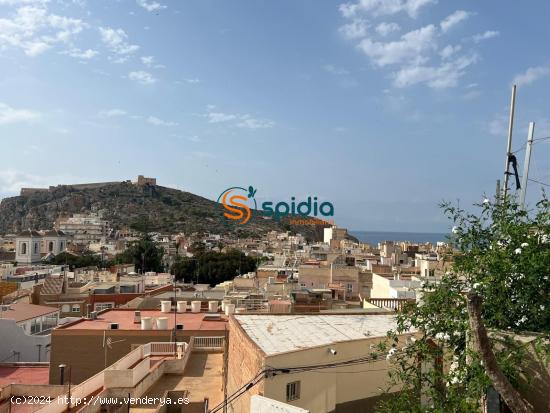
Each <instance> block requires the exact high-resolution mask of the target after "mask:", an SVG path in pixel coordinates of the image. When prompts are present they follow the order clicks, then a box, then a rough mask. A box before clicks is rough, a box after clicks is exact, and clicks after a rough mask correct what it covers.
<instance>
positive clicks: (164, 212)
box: [0, 182, 323, 240]
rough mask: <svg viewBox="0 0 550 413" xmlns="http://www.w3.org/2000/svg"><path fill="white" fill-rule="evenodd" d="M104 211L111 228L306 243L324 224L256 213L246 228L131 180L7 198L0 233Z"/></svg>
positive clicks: (190, 198)
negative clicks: (291, 237)
mask: <svg viewBox="0 0 550 413" xmlns="http://www.w3.org/2000/svg"><path fill="white" fill-rule="evenodd" d="M98 211H102V212H103V217H104V218H105V219H106V220H108V221H109V222H110V223H111V226H112V227H113V228H114V229H119V228H122V227H131V228H136V229H140V230H148V231H156V232H163V233H177V232H184V233H186V234H191V233H193V232H211V233H215V234H229V233H233V234H235V235H238V236H240V237H247V236H253V235H260V234H264V233H266V232H268V231H271V230H278V231H281V230H291V231H293V232H299V233H301V234H303V235H304V236H306V237H307V238H308V239H309V240H321V239H322V236H323V226H322V225H311V226H302V225H300V226H294V227H293V226H292V225H289V223H288V221H286V222H285V220H281V222H276V221H274V220H272V219H266V217H264V216H263V215H262V214H261V213H260V212H258V211H254V213H253V216H252V218H251V219H250V221H249V222H248V223H247V224H246V225H240V224H238V223H234V222H229V220H227V219H225V218H224V217H223V211H222V208H221V206H220V205H219V204H218V203H216V202H214V201H211V200H209V199H206V198H203V197H200V196H198V195H194V194H191V193H189V192H183V191H179V190H177V189H172V188H166V187H162V186H157V185H144V186H137V185H134V184H132V183H130V182H120V183H110V184H107V185H104V186H101V187H97V188H93V187H92V188H75V187H71V186H58V187H53V188H50V190H49V191H41V192H36V193H31V194H27V195H25V196H16V197H12V198H5V199H3V200H2V201H1V202H0V234H3V233H4V234H6V233H16V232H18V231H20V230H21V229H26V228H33V229H49V228H51V227H52V225H53V223H54V222H55V221H56V220H57V219H58V218H59V217H62V216H67V215H69V216H70V215H71V214H74V213H88V212H98Z"/></svg>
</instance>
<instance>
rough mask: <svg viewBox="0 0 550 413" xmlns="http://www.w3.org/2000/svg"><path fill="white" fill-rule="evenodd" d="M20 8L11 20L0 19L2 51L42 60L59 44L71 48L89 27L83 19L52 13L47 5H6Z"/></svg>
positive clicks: (35, 3) (13, 3)
mask: <svg viewBox="0 0 550 413" xmlns="http://www.w3.org/2000/svg"><path fill="white" fill-rule="evenodd" d="M4 4H6V5H17V6H21V7H18V8H17V9H16V10H15V12H14V13H12V15H11V16H9V17H2V18H0V48H7V47H13V48H18V49H21V50H23V52H24V53H25V54H26V55H27V56H30V57H34V56H38V55H40V54H42V53H44V52H46V51H47V50H49V49H51V48H52V47H54V46H55V45H57V44H69V43H71V42H72V41H73V39H74V37H75V36H76V35H77V34H78V33H80V32H81V31H82V30H83V29H84V28H86V27H87V24H86V23H84V22H83V21H82V20H80V19H74V18H70V17H65V16H60V15H57V14H52V13H49V11H48V9H47V7H46V2H30V1H21V2H5V3H4Z"/></svg>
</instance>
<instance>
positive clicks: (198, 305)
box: [191, 301, 201, 313]
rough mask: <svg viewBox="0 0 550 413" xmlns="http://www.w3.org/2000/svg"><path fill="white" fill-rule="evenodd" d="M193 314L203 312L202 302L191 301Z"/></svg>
mask: <svg viewBox="0 0 550 413" xmlns="http://www.w3.org/2000/svg"><path fill="white" fill-rule="evenodd" d="M191 312H192V313H200V312H201V302H200V301H191Z"/></svg>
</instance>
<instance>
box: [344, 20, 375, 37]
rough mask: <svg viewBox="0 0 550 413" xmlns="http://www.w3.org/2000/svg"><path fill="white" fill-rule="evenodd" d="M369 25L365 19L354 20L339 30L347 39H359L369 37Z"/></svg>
mask: <svg viewBox="0 0 550 413" xmlns="http://www.w3.org/2000/svg"><path fill="white" fill-rule="evenodd" d="M367 29H368V24H367V21H366V20H365V19H354V20H353V21H352V22H351V23H346V24H344V25H343V26H342V27H340V28H339V29H338V31H339V32H340V33H342V35H343V36H344V37H346V38H347V39H358V38H361V37H365V36H366V35H367Z"/></svg>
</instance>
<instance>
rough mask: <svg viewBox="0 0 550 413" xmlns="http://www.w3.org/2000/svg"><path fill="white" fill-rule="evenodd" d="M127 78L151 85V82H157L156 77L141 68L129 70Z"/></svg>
mask: <svg viewBox="0 0 550 413" xmlns="http://www.w3.org/2000/svg"><path fill="white" fill-rule="evenodd" d="M128 78H129V79H130V80H134V81H136V82H138V83H141V84H142V85H152V84H153V83H156V82H157V79H155V78H154V77H153V75H152V74H151V73H149V72H145V71H143V70H138V71H136V72H130V73H129V74H128Z"/></svg>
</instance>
